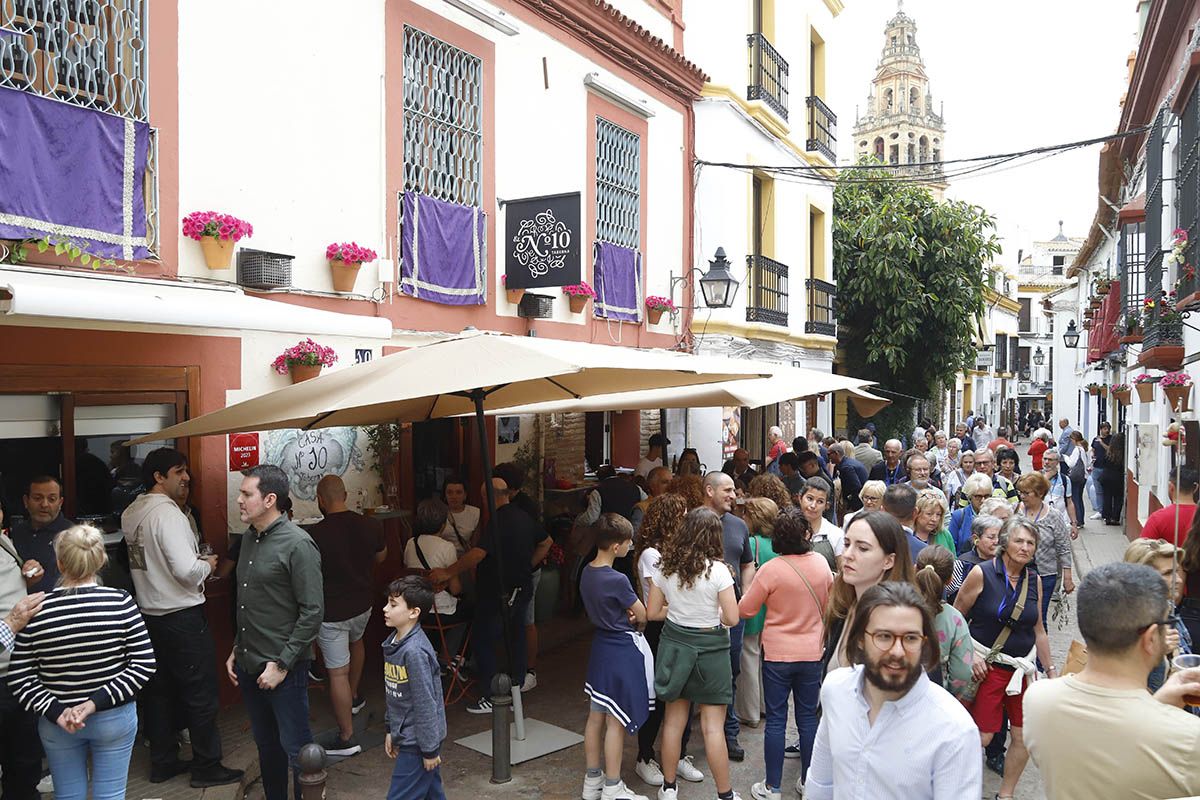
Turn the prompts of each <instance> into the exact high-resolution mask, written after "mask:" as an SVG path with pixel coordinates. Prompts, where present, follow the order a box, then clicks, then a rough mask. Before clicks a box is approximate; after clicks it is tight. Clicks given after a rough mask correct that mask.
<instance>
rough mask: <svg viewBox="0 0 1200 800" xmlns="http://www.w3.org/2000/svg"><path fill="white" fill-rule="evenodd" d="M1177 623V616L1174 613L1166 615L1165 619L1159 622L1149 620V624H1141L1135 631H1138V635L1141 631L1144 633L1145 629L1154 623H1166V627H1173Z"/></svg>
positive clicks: (1148, 628)
mask: <svg viewBox="0 0 1200 800" xmlns="http://www.w3.org/2000/svg"><path fill="white" fill-rule="evenodd" d="M1178 624H1179V617H1178V616H1176V615H1175V614H1172V615H1171V616H1169V617H1167V618H1166V619H1164V620H1162V621H1161V622H1151V623H1150V624H1149V625H1143V626H1142V627H1140V628H1138V629H1137V632H1138V635H1139V636H1140V635H1142V634H1143V633H1145V632H1146V631H1148V630H1150V629H1151V628H1153V627H1154V626H1155V625H1166V626H1167V627H1168V628H1174V627H1175V626H1176V625H1178Z"/></svg>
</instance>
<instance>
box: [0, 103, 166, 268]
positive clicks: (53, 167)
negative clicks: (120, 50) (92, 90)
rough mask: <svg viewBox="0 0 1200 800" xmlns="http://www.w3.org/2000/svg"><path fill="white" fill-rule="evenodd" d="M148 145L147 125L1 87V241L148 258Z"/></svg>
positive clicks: (148, 133) (107, 256) (96, 253)
mask: <svg viewBox="0 0 1200 800" xmlns="http://www.w3.org/2000/svg"><path fill="white" fill-rule="evenodd" d="M149 146H150V126H149V125H147V124H146V123H144V122H135V121H133V120H129V119H125V118H123V117H117V116H114V115H112V114H105V113H103V112H100V111H93V110H91V109H86V108H81V107H79V106H73V105H70V104H68V103H63V102H60V101H58V100H51V99H49V98H45V97H39V96H37V95H33V94H29V93H28V92H22V91H18V90H16V89H8V88H0V187H3V189H2V190H0V239H40V238H42V237H43V236H50V237H51V238H56V239H71V240H73V241H75V242H81V243H85V244H86V245H87V250H88V252H90V253H91V254H92V255H97V256H103V257H106V258H122V259H126V260H128V259H140V258H146V257H147V256H148V255H149V251H148V249H147V241H146V193H145V179H146V157H147V152H148V150H149Z"/></svg>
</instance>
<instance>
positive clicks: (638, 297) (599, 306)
mask: <svg viewBox="0 0 1200 800" xmlns="http://www.w3.org/2000/svg"><path fill="white" fill-rule="evenodd" d="M593 254H594V256H595V259H596V264H595V270H594V274H593V276H592V277H593V281H594V282H595V284H596V287H595V288H596V302H595V303H594V308H595V314H596V316H597V317H603V318H604V319H615V320H618V321H620V322H641V321H642V256H641V254H640V253H638V251H636V250H630V249H629V248H628V247H620V246H618V245H615V244H609V243H608V242H596V244H595V247H594V248H593Z"/></svg>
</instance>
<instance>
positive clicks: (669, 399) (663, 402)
mask: <svg viewBox="0 0 1200 800" xmlns="http://www.w3.org/2000/svg"><path fill="white" fill-rule="evenodd" d="M739 363H743V364H755V363H757V366H758V368H759V369H761V370H764V371H766V372H769V373H770V374H769V375H768V376H767V377H765V378H751V379H749V380H736V381H722V382H719V383H706V384H702V385H697V386H686V387H682V388H672V389H646V390H640V391H631V392H612V393H607V394H600V395H595V396H592V397H586V398H583V399H581V400H556V401H552V402H548V403H535V404H530V405H525V406H516V407H512V408H494V409H492V410H489V411H488V412H487V413H489V414H550V413H560V412H567V411H633V410H636V409H644V408H706V407H715V406H744V407H746V408H758V407H760V406H767V405H774V404H775V403H781V402H785V401H788V400H798V399H800V398H804V397H815V396H816V395H821V394H828V393H830V392H838V391H849V392H851V393H853V396H854V397H855V398H856V406H855V407H856V408H858V406H857V401H858V399H862V400H864V401H866V400H867V399H870V400H874V401H876V402H878V403H882V404H884V405H886V404H887V403H889V402H890V401H888V400H884V399H883V398H881V397H876V396H875V395H873V394H871V393H869V392H867V391H865V389H864V387H867V386H871V385H873V384H872V383H871V382H870V381H864V380H860V379H858V378H851V377H848V376H846V375H833V374H830V373H828V372H818V371H817V370H815V369H804V368H802V367H785V366H782V365H779V364H770V363H765V362H748V361H743V362H739ZM880 407H882V406H880ZM876 410H878V409H876ZM860 413H862V412H861V411H860Z"/></svg>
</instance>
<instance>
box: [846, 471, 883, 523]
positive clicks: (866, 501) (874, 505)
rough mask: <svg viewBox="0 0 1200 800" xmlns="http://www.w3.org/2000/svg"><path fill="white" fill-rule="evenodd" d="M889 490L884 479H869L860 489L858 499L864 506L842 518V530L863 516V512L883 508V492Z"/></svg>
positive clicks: (866, 512)
mask: <svg viewBox="0 0 1200 800" xmlns="http://www.w3.org/2000/svg"><path fill="white" fill-rule="evenodd" d="M886 491H887V484H886V483H884V482H883V481H867V482H866V483H864V484H863V485H862V488H861V489H859V490H858V499H859V500H861V501H862V508H860V509H859V510H858V511H855V512H854V513H853V514H851V515H849V516H848V517H846V518H845V519H843V520H842V530H843V531H846V530H849V529H850V523H851V522H854V520H856V519H858V518H859V517H861V516H862V515H863V514H869V513H871V512H872V511H882V510H883V493H884V492H886Z"/></svg>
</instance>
